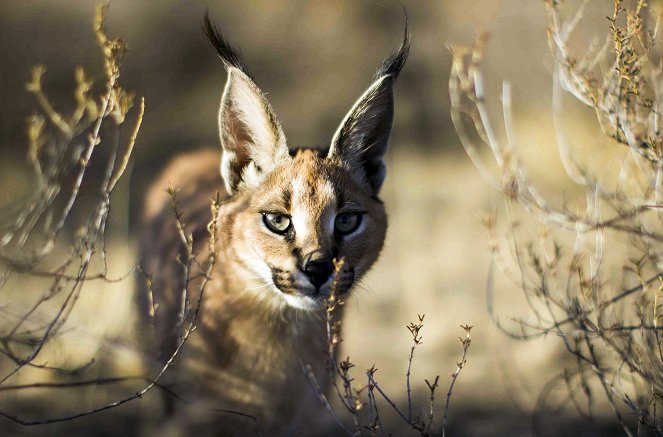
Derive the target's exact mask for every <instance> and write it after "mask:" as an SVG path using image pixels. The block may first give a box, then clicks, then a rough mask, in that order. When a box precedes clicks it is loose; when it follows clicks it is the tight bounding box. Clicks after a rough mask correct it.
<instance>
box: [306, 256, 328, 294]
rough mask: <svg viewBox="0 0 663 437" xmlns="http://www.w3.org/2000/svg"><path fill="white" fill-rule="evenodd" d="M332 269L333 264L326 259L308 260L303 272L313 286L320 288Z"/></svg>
mask: <svg viewBox="0 0 663 437" xmlns="http://www.w3.org/2000/svg"><path fill="white" fill-rule="evenodd" d="M333 271H334V265H333V264H332V262H331V261H327V260H317V261H309V262H307V263H306V265H305V266H304V273H305V274H306V276H308V278H309V280H310V281H311V284H313V286H314V287H315V288H320V287H321V286H322V284H324V283H325V282H327V279H329V276H331V274H332V272H333Z"/></svg>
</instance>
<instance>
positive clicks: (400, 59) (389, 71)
mask: <svg viewBox="0 0 663 437" xmlns="http://www.w3.org/2000/svg"><path fill="white" fill-rule="evenodd" d="M403 14H404V15H405V30H404V31H403V42H402V44H401V47H400V48H399V49H398V50H397V51H395V52H394V53H392V54H391V56H389V57H388V58H387V59H385V60H384V62H383V63H382V65H381V66H380V68H379V69H378V71H377V72H376V73H375V79H379V78H380V77H382V76H387V75H391V76H393V77H394V79H396V78H397V77H398V74H399V73H400V72H401V70H402V69H403V66H404V65H405V61H406V60H407V56H408V54H409V53H410V33H409V32H408V18H407V12H406V11H405V8H403Z"/></svg>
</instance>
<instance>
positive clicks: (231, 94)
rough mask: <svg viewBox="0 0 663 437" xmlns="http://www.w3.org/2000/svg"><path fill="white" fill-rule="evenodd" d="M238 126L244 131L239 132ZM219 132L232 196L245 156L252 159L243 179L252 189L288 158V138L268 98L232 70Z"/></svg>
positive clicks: (235, 70) (236, 70)
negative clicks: (240, 160)
mask: <svg viewBox="0 0 663 437" xmlns="http://www.w3.org/2000/svg"><path fill="white" fill-rule="evenodd" d="M235 124H236V125H237V126H238V127H239V128H240V129H241V131H239V132H237V131H235ZM219 129H220V136H221V145H222V146H223V157H222V163H221V175H222V176H223V179H224V181H225V183H226V188H227V189H228V191H229V192H232V191H233V190H232V187H231V186H230V185H231V184H232V181H234V180H235V179H236V178H237V177H236V175H233V174H232V173H233V171H236V169H237V167H238V164H239V163H238V162H237V161H238V160H239V159H242V155H245V156H248V157H249V158H250V162H248V163H247V164H246V166H245V167H243V169H242V174H241V177H240V179H241V181H242V182H244V183H245V184H246V185H248V186H256V185H258V184H259V183H260V181H261V180H262V178H263V177H264V175H265V174H267V173H269V172H270V171H272V170H273V169H274V167H275V166H276V163H278V162H281V161H282V160H283V159H284V158H286V157H287V156H288V148H287V146H286V142H285V135H284V134H283V130H282V129H281V126H280V125H279V124H278V122H277V121H276V118H275V117H274V116H273V114H272V109H271V107H270V105H269V103H268V102H267V100H266V99H265V96H264V95H263V94H262V92H261V91H260V89H259V88H258V87H257V86H256V85H255V83H254V82H253V81H252V80H251V78H249V77H248V76H247V75H246V74H244V73H243V72H242V71H241V70H239V69H237V68H233V67H231V68H229V69H228V81H227V82H226V86H225V88H224V90H223V95H222V97H221V106H220V109H219ZM238 152H239V153H238ZM237 176H238V175H237Z"/></svg>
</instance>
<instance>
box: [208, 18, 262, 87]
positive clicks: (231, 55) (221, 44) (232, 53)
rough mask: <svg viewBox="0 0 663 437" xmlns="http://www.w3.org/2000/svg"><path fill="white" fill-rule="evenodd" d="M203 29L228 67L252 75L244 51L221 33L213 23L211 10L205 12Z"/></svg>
mask: <svg viewBox="0 0 663 437" xmlns="http://www.w3.org/2000/svg"><path fill="white" fill-rule="evenodd" d="M203 31H204V32H205V35H206V36H207V40H208V41H209V43H210V44H211V45H212V47H214V50H216V53H217V54H218V55H219V58H221V60H222V61H223V64H224V65H225V67H226V68H229V67H234V68H237V69H238V70H240V71H242V72H243V73H244V74H246V75H247V76H249V77H251V72H250V71H249V69H248V67H247V66H246V64H244V60H243V59H242V53H241V52H240V51H239V50H237V49H235V48H234V47H233V46H231V45H230V43H229V42H228V41H227V40H226V39H225V38H224V37H223V35H221V33H220V32H219V29H217V27H216V26H215V25H214V24H212V22H211V20H210V18H209V11H207V12H205V18H204V19H203Z"/></svg>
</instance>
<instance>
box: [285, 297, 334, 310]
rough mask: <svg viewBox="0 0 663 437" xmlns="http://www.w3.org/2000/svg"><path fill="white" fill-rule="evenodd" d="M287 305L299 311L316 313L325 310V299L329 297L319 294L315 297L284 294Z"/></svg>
mask: <svg viewBox="0 0 663 437" xmlns="http://www.w3.org/2000/svg"><path fill="white" fill-rule="evenodd" d="M282 296H283V299H284V300H285V303H286V304H287V305H288V306H289V307H291V308H295V309H298V310H303V311H309V312H316V311H319V310H321V309H323V308H325V299H326V298H327V296H325V295H322V294H318V295H315V296H306V295H298V296H293V295H291V294H282Z"/></svg>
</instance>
